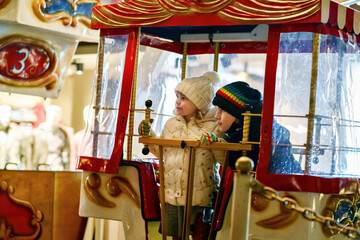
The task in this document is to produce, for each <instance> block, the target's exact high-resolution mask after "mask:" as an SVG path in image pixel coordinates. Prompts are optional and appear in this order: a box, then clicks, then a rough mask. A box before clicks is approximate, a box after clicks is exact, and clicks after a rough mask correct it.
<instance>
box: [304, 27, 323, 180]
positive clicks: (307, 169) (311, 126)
mask: <svg viewBox="0 0 360 240" xmlns="http://www.w3.org/2000/svg"><path fill="white" fill-rule="evenodd" d="M319 45H320V34H319V33H314V38H313V50H312V68H311V85H310V99H309V114H308V126H307V137H306V148H305V158H306V160H305V174H309V173H310V171H311V143H312V139H313V135H314V117H315V103H316V84H317V73H318V59H319Z"/></svg>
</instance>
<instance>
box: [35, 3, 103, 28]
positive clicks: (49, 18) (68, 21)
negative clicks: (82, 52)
mask: <svg viewBox="0 0 360 240" xmlns="http://www.w3.org/2000/svg"><path fill="white" fill-rule="evenodd" d="M48 1H49V0H33V4H32V8H33V11H34V13H35V15H36V16H37V17H38V18H39V19H40V20H42V21H44V22H54V21H57V20H61V21H62V24H63V25H64V26H69V25H70V26H71V27H76V26H78V25H79V22H81V23H83V24H84V25H85V26H86V27H88V28H90V25H91V24H90V19H88V18H87V17H85V16H82V15H75V16H71V15H69V14H68V13H66V12H64V11H62V12H59V13H55V14H45V13H43V11H42V9H44V8H45V7H46V2H48ZM68 1H69V2H71V6H72V8H73V9H75V8H76V7H77V4H78V3H83V2H90V3H95V6H99V5H101V3H100V0H68Z"/></svg>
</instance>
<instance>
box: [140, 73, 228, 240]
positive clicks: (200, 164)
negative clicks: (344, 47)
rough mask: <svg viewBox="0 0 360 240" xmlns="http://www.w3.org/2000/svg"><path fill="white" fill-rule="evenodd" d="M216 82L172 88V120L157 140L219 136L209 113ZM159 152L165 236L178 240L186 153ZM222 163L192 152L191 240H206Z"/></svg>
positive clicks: (211, 77)
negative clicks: (175, 98) (206, 134)
mask: <svg viewBox="0 0 360 240" xmlns="http://www.w3.org/2000/svg"><path fill="white" fill-rule="evenodd" d="M218 82H219V76H218V74H217V73H216V72H206V73H204V74H203V75H201V76H200V77H193V78H186V79H184V80H183V81H181V82H180V83H179V84H178V85H177V86H176V88H175V93H176V96H177V100H176V102H175V110H174V113H175V117H173V118H171V119H169V120H168V121H167V122H166V124H165V127H164V129H163V131H162V134H161V138H164V139H180V140H199V139H200V136H201V134H202V133H203V132H216V133H217V134H221V133H220V131H219V130H218V126H217V123H216V121H215V119H214V115H215V109H210V107H211V101H212V99H213V97H214V94H215V86H216V85H217V83H218ZM146 124H147V123H145V122H144V121H143V122H142V123H141V124H140V126H139V132H140V134H146V133H144V131H141V130H144V129H149V126H144V125H146ZM217 134H216V135H217ZM149 149H150V151H151V152H152V153H153V154H154V155H155V156H158V151H157V148H154V147H151V146H150V147H149ZM163 151H164V192H165V203H166V204H165V209H166V210H165V212H166V235H167V236H173V239H180V238H181V232H182V223H183V215H184V205H185V197H186V187H187V174H188V170H189V169H188V161H189V153H190V151H189V149H188V148H185V149H181V148H176V147H164V150H163ZM223 160H224V152H222V151H211V150H207V149H197V150H196V156H195V170H194V185H193V199H192V211H191V213H192V214H191V226H190V231H191V234H192V238H193V239H194V240H197V239H207V235H208V232H209V229H208V227H209V223H210V222H211V213H212V207H211V206H212V201H213V200H214V199H213V196H214V192H215V191H216V190H217V187H218V185H219V181H220V177H219V163H221V162H222V161H223ZM195 223H196V224H195Z"/></svg>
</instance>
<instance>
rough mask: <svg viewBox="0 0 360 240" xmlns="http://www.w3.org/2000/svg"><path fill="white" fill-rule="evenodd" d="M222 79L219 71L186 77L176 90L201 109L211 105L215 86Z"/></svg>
mask: <svg viewBox="0 0 360 240" xmlns="http://www.w3.org/2000/svg"><path fill="white" fill-rule="evenodd" d="M219 81H220V78H219V75H218V73H217V72H206V73H204V74H203V75H201V76H200V77H192V78H185V79H184V80H182V81H181V82H180V83H179V84H178V85H177V86H176V88H175V92H181V93H182V94H184V95H185V96H186V97H187V98H188V99H189V100H190V101H191V102H192V103H194V104H195V106H196V107H197V108H198V109H199V110H200V111H201V112H204V111H207V110H208V109H210V107H211V101H212V99H213V98H214V96H215V86H216V85H217V84H218V82H219Z"/></svg>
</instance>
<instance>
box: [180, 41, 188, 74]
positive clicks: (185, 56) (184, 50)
mask: <svg viewBox="0 0 360 240" xmlns="http://www.w3.org/2000/svg"><path fill="white" fill-rule="evenodd" d="M187 51H188V43H187V42H185V43H184V47H183V58H182V65H181V80H183V79H184V78H185V77H186V63H187Z"/></svg>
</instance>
